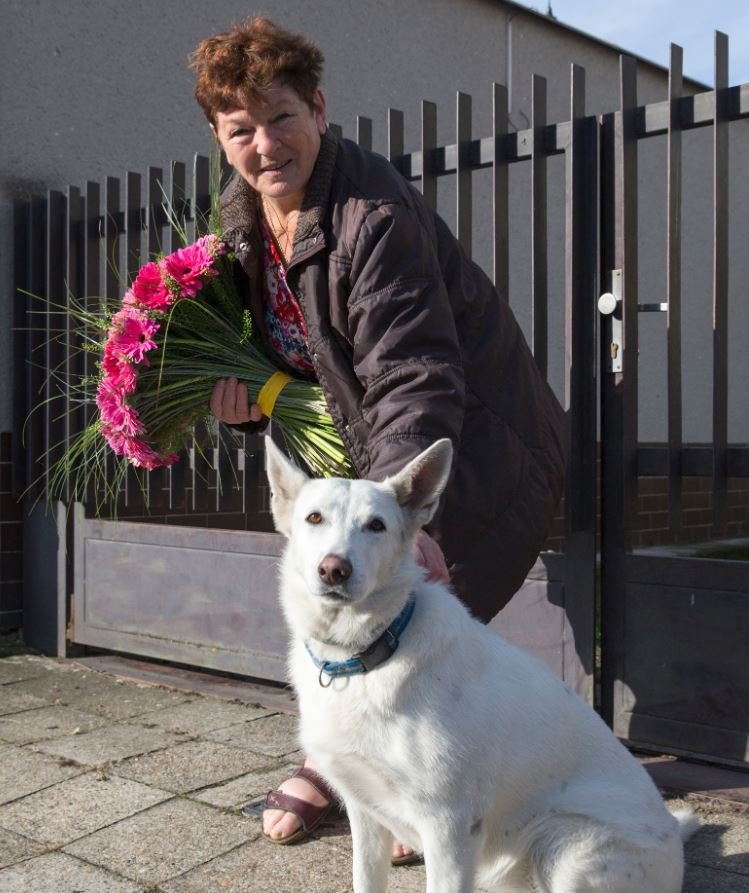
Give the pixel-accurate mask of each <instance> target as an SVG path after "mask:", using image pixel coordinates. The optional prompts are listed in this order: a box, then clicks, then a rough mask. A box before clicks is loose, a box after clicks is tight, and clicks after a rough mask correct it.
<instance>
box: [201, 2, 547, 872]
mask: <svg viewBox="0 0 749 893" xmlns="http://www.w3.org/2000/svg"><path fill="white" fill-rule="evenodd" d="M322 62H323V56H322V53H321V52H320V50H319V49H318V48H317V47H315V46H314V45H313V44H312V43H310V41H309V40H307V39H306V38H305V37H303V36H301V35H295V34H291V33H289V32H288V31H284V30H282V29H281V28H278V27H277V26H276V25H274V24H273V23H272V22H270V21H269V20H268V19H265V18H259V19H252V20H248V21H246V22H243V23H242V24H240V25H236V26H234V27H233V28H232V29H231V30H230V31H228V32H227V33H225V34H219V35H217V36H215V37H211V38H209V39H207V40H205V41H203V43H201V44H200V46H199V47H198V48H197V50H196V51H195V53H194V54H193V57H192V67H193V69H194V70H195V72H196V75H197V86H196V98H197V100H198V102H199V103H200V105H201V107H202V109H203V112H204V114H205V116H206V118H207V119H208V122H209V124H210V126H211V128H212V130H213V133H214V135H215V137H216V139H217V140H218V142H219V143H220V145H221V147H222V149H223V150H224V152H225V153H226V158H227V160H228V162H229V164H230V165H231V166H232V167H233V168H234V171H235V175H234V177H233V179H232V181H231V183H230V184H229V186H228V187H227V189H226V191H225V193H224V195H223V196H222V210H221V225H222V229H223V231H224V232H223V235H224V238H225V240H226V241H227V243H228V244H229V245H230V246H231V248H232V250H233V251H234V253H235V255H236V259H237V276H238V279H239V280H240V282H241V284H242V288H243V290H244V292H245V294H246V299H247V303H248V305H249V307H250V310H251V311H252V315H253V317H254V319H255V320H256V322H257V323H258V325H257V328H258V330H259V331H260V332H261V335H262V337H263V339H264V344H265V346H266V348H267V350H268V352H269V354H271V355H272V356H273V357H274V359H275V361H276V362H277V363H278V365H279V366H280V367H281V368H282V369H284V370H285V371H286V372H288V373H289V374H290V375H292V376H296V377H299V378H306V379H314V380H316V381H317V382H318V383H319V385H320V387H321V389H322V392H323V394H324V396H325V400H326V403H327V405H328V409H329V411H330V415H331V417H332V418H333V421H334V423H335V426H336V429H337V430H338V432H339V433H340V436H341V438H342V440H343V442H344V444H345V446H346V449H347V452H348V454H349V456H350V457H351V460H352V462H353V465H354V467H355V470H356V473H357V476H358V477H361V478H368V479H370V480H375V481H381V480H383V479H385V478H386V477H388V476H389V475H391V474H393V473H394V472H395V471H397V470H399V469H401V468H403V466H404V465H406V463H407V462H409V461H410V460H412V459H413V458H414V457H416V456H417V455H419V454H421V453H423V452H424V450H425V449H426V448H427V447H429V446H430V445H431V444H433V443H435V442H436V441H438V440H440V439H442V438H447V439H449V440H450V441H451V443H452V444H453V447H454V456H455V458H454V462H453V470H452V475H451V477H450V480H449V482H448V484H447V487H446V489H445V492H444V495H443V497H442V499H441V502H440V505H439V506H438V508H437V510H436V513H435V515H434V518H433V519H432V521H431V522H430V524H429V525H428V527H427V528H426V529H423V530H421V531H419V533H418V535H417V538H416V543H415V553H416V558H417V560H418V561H419V563H420V564H421V565H422V566H423V567H424V568H425V574H426V575H427V576H428V577H430V578H432V579H441V580H449V581H450V582H451V584H452V586H453V587H454V589H455V591H456V593H457V594H458V596H459V597H460V598H461V599H462V600H463V601H464V603H465V604H466V605H467V606H468V607H469V608H470V610H471V612H472V613H473V614H474V616H476V617H478V618H480V619H482V620H485V621H488V620H489V619H490V618H491V617H493V616H494V615H495V614H496V613H497V612H498V611H499V610H500V609H501V608H502V607H503V606H504V605H505V604H506V603H507V601H508V600H509V599H510V597H511V596H512V594H513V593H514V592H515V591H516V590H517V589H518V588H519V587H520V585H521V584H522V582H523V580H524V579H525V576H526V574H527V572H528V570H529V569H530V568H531V567H532V565H533V563H534V561H535V559H536V556H537V554H538V551H539V549H540V548H541V546H542V544H543V542H544V539H545V537H546V531H547V528H548V525H549V523H550V521H551V519H552V517H553V513H554V509H555V507H556V504H557V501H558V499H559V496H560V494H561V488H562V480H563V465H564V461H563V453H562V431H563V422H562V413H561V410H560V407H559V405H558V403H557V402H556V400H555V398H554V396H553V394H552V392H551V391H550V389H549V388H548V386H547V384H546V382H545V381H544V379H543V377H542V375H541V374H540V373H539V371H538V369H537V367H536V366H535V364H534V361H533V357H532V355H531V353H530V351H529V349H528V346H527V344H526V342H525V340H524V338H523V335H522V333H521V331H520V329H519V327H518V325H517V322H516V321H515V318H514V317H513V314H512V311H511V310H510V307H509V304H508V302H507V298H506V296H505V295H502V296H500V295H499V294H497V292H496V290H495V289H494V287H493V285H492V283H491V281H490V280H489V279H488V277H487V276H486V275H485V274H484V272H483V271H482V270H481V269H480V268H479V267H478V265H477V264H475V263H474V262H473V261H472V260H471V259H470V258H469V257H467V256H466V254H465V253H464V251H463V249H462V248H461V246H460V244H459V243H458V241H457V240H456V239H455V237H454V236H453V235H452V233H451V232H450V230H449V228H448V226H447V225H446V224H445V222H444V221H443V220H442V219H441V218H440V217H439V216H438V215H437V214H435V213H434V211H433V210H432V209H431V208H430V207H429V206H428V204H427V203H426V201H425V200H424V199H423V198H422V196H421V195H420V193H419V192H418V191H417V190H415V189H414V188H413V187H412V186H411V185H410V184H409V183H408V182H407V181H406V180H405V179H403V177H401V176H400V174H399V173H398V172H397V171H396V169H395V168H394V167H393V166H392V165H391V164H390V163H389V162H388V161H386V160H385V159H384V158H382V157H381V156H379V155H376V154H374V153H372V152H368V151H365V150H364V149H361V148H360V147H358V146H357V145H355V144H354V143H352V142H350V141H348V140H343V139H338V138H336V137H335V136H334V135H333V134H332V133H331V132H330V131H329V130H328V129H327V127H326V121H325V98H324V96H323V93H322V91H321V90H320V86H319V82H320V76H321V73H322ZM211 409H212V411H213V413H214V415H215V416H216V417H217V418H219V419H220V420H221V421H223V422H226V423H228V424H231V425H242V426H243V427H244V428H245V430H259V429H260V428H261V427H262V426H263V425H264V423H265V421H266V420H265V419H263V416H262V412H261V410H260V408H259V407H258V406H257V405H256V404H255V403H253V402H251V401H250V399H249V395H248V393H247V389H246V388H245V387H243V386H242V385H241V384H239V383H238V382H237V381H236V380H234V379H229V380H227V381H220V382H218V383H217V384H216V387H215V389H214V392H213V396H212V399H211ZM310 523H312V524H314V523H315V521H314V520H311V521H310ZM301 772H302V775H301V776H298V777H295V778H292V779H290V780H288V781H287V782H284V784H283V785H282V786H281V790H280V791H278V792H274V793H273V794H272V795H271V796H270V797H269V799H268V806H269V807H273V808H271V809H269V810H268V811H267V812H266V814H265V816H264V830H265V833H266V835H267V836H268V837H269V839H271V840H272V841H273V842H275V843H283V844H286V843H293V842H295V841H297V840H300V839H301V838H302V837H304V836H306V835H307V834H309V833H310V831H312V830H313V829H314V828H315V827H317V826H318V825H319V823H320V822H321V821H323V819H324V818H325V816H326V815H327V814H328V812H329V810H330V809H331V803H332V795H331V794H330V792H329V791H328V789H327V788H326V786H325V782H324V781H323V780H322V779H320V778H319V776H317V775H316V774H315V773H314V771H313V770H312V767H309V766H307V767H305V769H304V770H301ZM393 856H394V860H396V861H399V862H402V861H405V860H406V859H412V858H413V854H412V853H406V852H404V850H403V848H401V847H399V846H398V845H396V848H395V850H394V853H393Z"/></svg>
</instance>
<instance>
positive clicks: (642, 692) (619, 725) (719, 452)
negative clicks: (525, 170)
mask: <svg viewBox="0 0 749 893" xmlns="http://www.w3.org/2000/svg"><path fill="white" fill-rule="evenodd" d="M620 73H621V109H620V110H619V111H618V112H616V113H613V114H611V115H606V116H605V117H604V118H603V121H602V141H601V145H602V155H601V158H602V165H601V167H602V240H601V241H602V261H601V275H602V283H601V287H602V290H603V291H604V295H603V297H602V298H601V300H600V304H599V307H600V309H601V312H602V314H603V319H604V322H603V332H602V337H601V398H602V403H601V449H602V519H601V546H602V562H601V584H602V595H601V601H602V654H603V664H602V708H603V715H604V717H605V718H606V720H607V721H608V722H609V723H610V724H611V725H612V726H613V728H614V730H615V731H616V733H617V734H618V735H619V736H620V737H621V738H623V739H626V740H627V741H629V742H630V743H632V744H634V745H638V746H640V747H646V748H649V749H654V750H657V751H665V752H672V753H686V754H691V755H695V756H700V757H708V758H710V759H712V760H717V761H720V762H726V763H731V764H737V765H743V766H745V765H746V764H747V760H749V749H748V748H747V743H748V741H749V659H748V656H747V643H749V563H747V562H746V561H716V560H712V561H711V560H705V559H699V558H694V557H689V558H686V557H674V556H668V555H662V554H661V555H658V554H654V553H653V551H652V550H649V551H646V552H641V553H639V554H638V553H637V552H636V550H634V549H633V532H634V529H635V517H636V513H637V500H638V481H639V482H640V485H641V488H642V485H643V482H645V481H646V480H647V479H648V478H652V477H654V476H660V477H665V478H667V480H668V486H669V522H668V523H669V525H670V527H671V529H672V531H673V532H674V533H675V537H676V539H677V540H678V535H679V531H680V529H681V526H682V523H683V514H684V502H685V501H684V496H683V488H684V482H685V481H686V480H688V479H689V478H690V477H696V476H702V477H709V478H711V479H712V500H711V501H712V507H711V510H712V520H711V530H710V535H711V536H712V537H716V538H717V537H721V536H725V535H726V532H727V529H728V527H727V524H728V517H729V508H730V507H729V498H728V493H729V482H731V481H735V480H737V479H742V478H743V479H745V478H747V476H749V449H748V448H747V447H746V446H729V444H728V428H729V421H730V414H729V408H728V351H729V326H728V306H729V303H728V302H729V294H730V295H731V298H732V299H733V300H738V301H740V302H746V288H745V286H744V287H743V288H742V287H738V285H737V284H736V283H735V284H734V286H733V288H731V289H729V276H728V273H729V255H728V244H729V230H728V201H729V189H730V182H729V159H728V136H729V133H728V129H729V125H731V124H732V123H734V124H735V122H739V121H741V119H742V118H743V119H746V118H747V116H749V86H746V85H745V86H743V87H734V88H732V89H728V47H727V39H726V38H725V36H724V35H716V90H714V91H712V92H709V93H703V94H699V95H697V96H690V97H683V96H682V75H681V50H680V49H679V48H678V47H672V58H671V69H670V78H669V100H668V101H667V102H663V103H658V104H657V105H648V106H638V104H637V90H636V74H637V72H636V65H635V63H634V61H633V60H631V59H622V61H621V70H620ZM738 126H740V127H742V128H743V130H742V131H741V132H740V134H739V136H740V137H741V142H740V143H739V145H740V146H741V147H742V149H745V148H746V147H747V145H749V143H748V142H747V141H748V140H749V132H747V125H746V121H743V122H741V123H740V124H739V125H738ZM700 127H710V128H712V133H713V166H712V170H710V168H707V169H705V170H704V172H703V173H704V176H706V177H708V178H711V180H712V186H713V220H712V229H713V243H712V250H711V252H710V254H711V255H712V264H713V269H712V296H710V295H709V294H707V295H705V300H706V301H710V300H712V344H711V348H712V349H711V350H709V351H707V356H706V357H704V358H703V363H705V365H706V366H707V368H706V369H705V370H704V373H705V374H707V375H709V374H710V371H711V370H710V365H711V366H712V424H711V427H712V441H711V442H710V443H703V444H700V445H688V444H685V443H684V442H683V418H684V409H685V406H686V403H685V399H686V400H688V399H689V397H688V395H684V394H683V391H684V387H683V382H682V370H683V368H684V363H685V361H686V362H689V361H692V362H694V360H693V358H692V357H683V356H682V353H683V352H682V329H683V325H682V300H681V299H682V283H681V255H682V239H681V233H682V231H683V228H684V227H683V221H682V214H681V208H682V189H683V186H684V183H683V180H684V178H683V176H682V132H684V131H687V130H690V129H694V128H700ZM663 135H665V136H666V146H665V148H666V153H667V159H668V164H667V178H668V182H667V192H666V195H667V209H666V210H667V213H666V214H664V217H663V219H664V220H665V221H667V233H666V242H665V252H664V261H665V265H666V290H665V294H663V295H662V296H660V300H657V301H653V295H652V294H648V295H647V296H646V300H645V301H641V300H640V296H639V294H638V285H640V286H641V285H642V277H638V221H637V205H638V192H641V189H640V190H638V155H639V154H640V153H641V151H642V148H641V146H642V143H644V141H646V140H648V139H650V138H652V137H655V136H663ZM742 181H743V182H745V173H744V174H743V175H742ZM688 185H691V184H688ZM737 223H738V221H737ZM747 223H749V221H744V227H746V226H747ZM739 225H740V223H739ZM744 233H746V229H744ZM744 250H745V248H744ZM649 312H664V313H665V314H667V331H666V339H665V340H666V343H665V345H664V346H663V349H664V352H665V353H666V356H667V363H666V366H667V425H668V442H667V443H666V444H663V445H660V446H656V445H649V446H645V445H643V444H642V443H640V441H639V438H638V401H639V398H640V396H641V388H640V386H639V384H638V366H639V365H640V361H641V356H642V355H641V352H640V350H639V344H638V330H639V326H640V323H641V321H642V318H643V314H645V313H649ZM730 334H731V339H734V338H736V339H742V340H743V339H744V338H745V337H746V334H747V332H746V331H744V332H740V331H733V332H731V333H730ZM710 358H711V359H710ZM745 385H746V382H745V383H744V386H745ZM738 402H739V403H743V412H744V413H746V412H747V403H746V397H745V395H744V397H743V399H740V400H739V401H738ZM736 410H738V411H741V410H740V408H739V407H738V406H737V407H736V409H735V410H734V412H735V411H736Z"/></svg>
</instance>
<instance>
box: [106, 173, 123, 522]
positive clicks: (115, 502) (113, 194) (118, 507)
mask: <svg viewBox="0 0 749 893" xmlns="http://www.w3.org/2000/svg"><path fill="white" fill-rule="evenodd" d="M104 190H105V196H104V256H103V258H102V261H103V263H104V274H103V280H104V297H105V299H106V302H107V305H108V306H109V307H110V308H111V307H114V306H116V304H117V303H118V302H119V300H120V291H121V288H122V286H121V284H120V280H119V276H120V274H121V272H122V271H123V270H124V269H126V265H125V263H123V260H122V254H123V248H122V245H123V240H122V238H121V236H122V230H123V228H124V220H125V216H124V213H123V211H122V203H121V201H122V200H121V194H120V192H121V189H120V181H119V179H118V178H117V177H107V178H106V180H105V183H104ZM104 466H105V481H106V485H105V486H106V487H111V481H112V478H113V469H114V467H115V457H114V455H113V454H111V453H110V452H109V451H107V452H106V454H105V458H104ZM123 487H124V485H121V486H120V489H119V492H118V494H117V498H116V499H112V498H110V499H108V503H109V505H110V506H111V507H112V509H113V510H114V511H115V512H116V513H117V514H120V513H121V512H122V510H123V508H125V507H126V506H125V505H124V503H125V495H124V492H123Z"/></svg>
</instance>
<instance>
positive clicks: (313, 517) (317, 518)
mask: <svg viewBox="0 0 749 893" xmlns="http://www.w3.org/2000/svg"><path fill="white" fill-rule="evenodd" d="M304 520H305V521H306V522H307V523H308V524H319V523H320V522H321V521H322V515H321V514H320V512H310V513H309V515H307V517H306V518H305V519H304Z"/></svg>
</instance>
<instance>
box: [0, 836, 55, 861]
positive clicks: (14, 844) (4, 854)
mask: <svg viewBox="0 0 749 893" xmlns="http://www.w3.org/2000/svg"><path fill="white" fill-rule="evenodd" d="M46 849H47V847H46V846H45V845H44V844H42V843H39V842H38V841H36V840H29V839H28V837H22V836H21V835H20V834H16V833H15V832H14V831H10V830H8V829H7V828H3V829H2V833H1V834H0V868H5V867H6V866H8V865H13V864H14V863H15V862H23V861H24V859H29V858H31V857H32V856H38V855H39V854H40V853H43V852H44V851H45V850H46Z"/></svg>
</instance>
